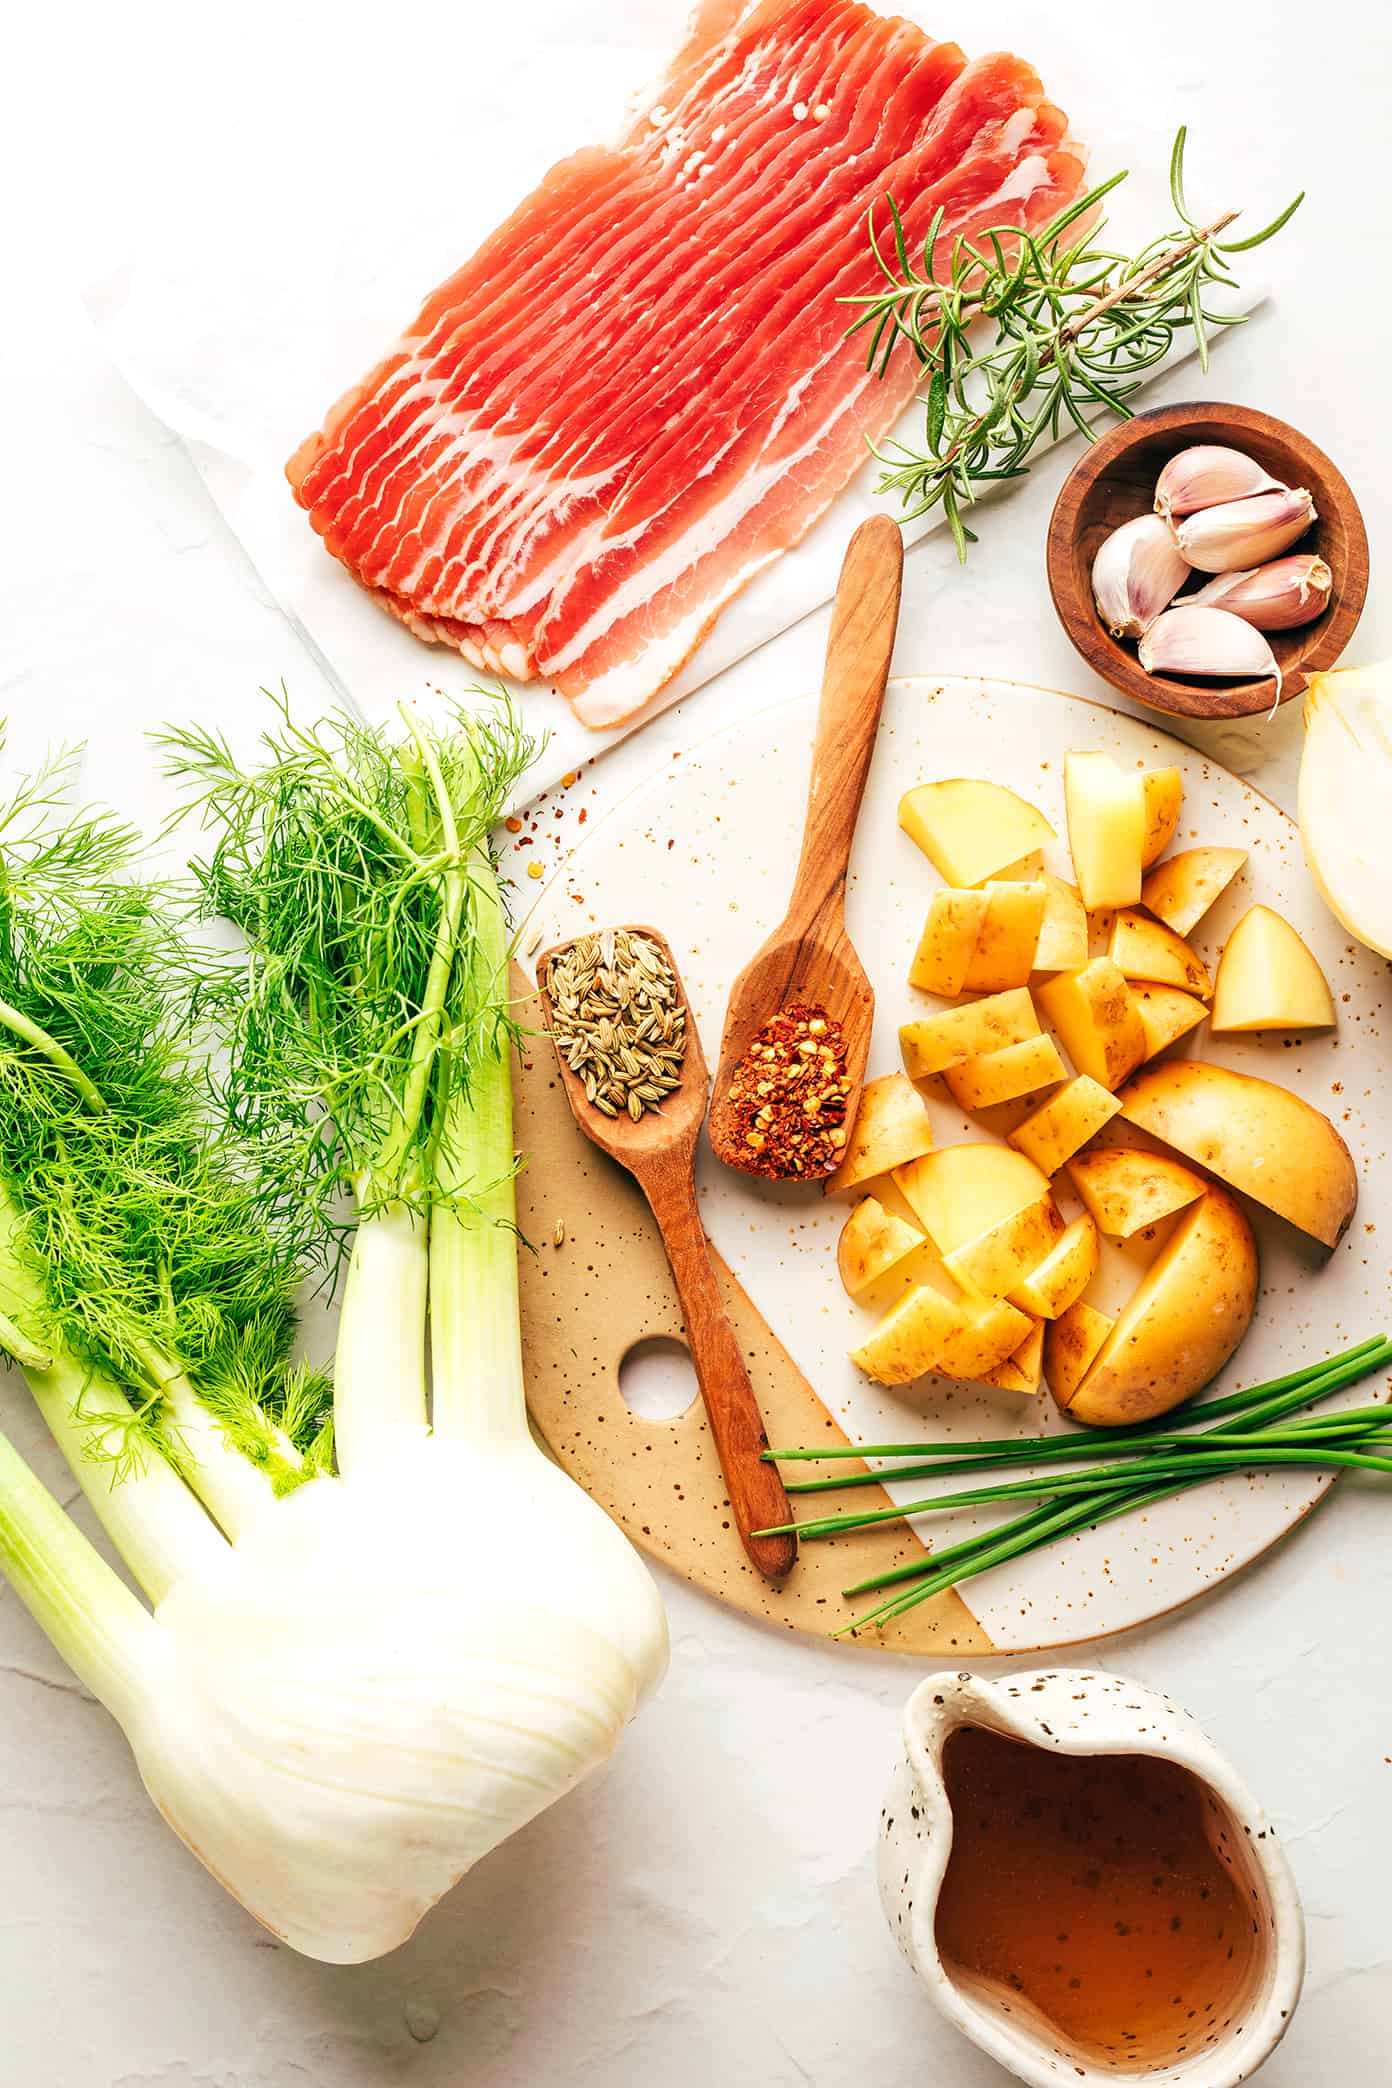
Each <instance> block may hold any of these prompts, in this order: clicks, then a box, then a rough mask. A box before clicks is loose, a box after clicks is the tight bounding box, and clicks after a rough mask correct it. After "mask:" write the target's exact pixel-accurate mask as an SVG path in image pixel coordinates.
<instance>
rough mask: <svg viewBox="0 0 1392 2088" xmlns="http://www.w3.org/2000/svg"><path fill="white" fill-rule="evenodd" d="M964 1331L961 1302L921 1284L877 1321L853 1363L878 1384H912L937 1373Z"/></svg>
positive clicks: (928, 1285)
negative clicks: (943, 1357) (952, 1342)
mask: <svg viewBox="0 0 1392 2088" xmlns="http://www.w3.org/2000/svg"><path fill="white" fill-rule="evenodd" d="M962 1327H963V1316H962V1313H961V1311H960V1309H959V1307H958V1306H957V1304H956V1302H955V1301H954V1300H953V1299H951V1298H948V1297H945V1296H944V1295H943V1293H942V1292H941V1291H939V1290H934V1288H933V1286H932V1285H931V1284H929V1283H922V1284H920V1285H919V1286H918V1288H917V1289H916V1290H911V1291H910V1292H909V1294H908V1296H907V1297H904V1298H901V1299H900V1300H899V1302H898V1304H897V1305H894V1306H891V1308H890V1310H889V1311H888V1312H887V1313H886V1314H885V1316H884V1318H883V1319H881V1320H879V1321H877V1322H876V1324H875V1326H874V1327H872V1328H871V1330H870V1333H869V1334H868V1335H867V1336H866V1338H865V1340H864V1341H862V1342H861V1344H860V1346H859V1347H858V1348H853V1349H852V1350H851V1361H852V1363H854V1364H855V1366H856V1369H857V1370H863V1371H864V1372H865V1375H866V1376H867V1377H869V1378H873V1379H874V1380H875V1383H876V1384H877V1385H911V1384H912V1383H913V1381H914V1379H915V1378H921V1377H923V1376H925V1375H926V1373H927V1372H928V1371H930V1370H936V1369H937V1367H938V1357H939V1356H940V1355H941V1353H942V1351H943V1348H944V1346H945V1344H946V1343H947V1342H948V1340H949V1339H950V1338H952V1337H953V1336H954V1335H960V1333H961V1331H962ZM1006 1353H1007V1354H1008V1353H1009V1351H1008V1350H1007V1351H1006Z"/></svg>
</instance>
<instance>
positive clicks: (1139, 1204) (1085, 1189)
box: [1068, 1146, 1208, 1240]
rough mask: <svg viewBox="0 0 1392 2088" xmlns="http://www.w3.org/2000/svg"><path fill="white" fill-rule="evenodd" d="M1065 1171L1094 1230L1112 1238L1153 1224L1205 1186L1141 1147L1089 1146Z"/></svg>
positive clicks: (1189, 1171)
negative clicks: (1089, 1215)
mask: <svg viewBox="0 0 1392 2088" xmlns="http://www.w3.org/2000/svg"><path fill="white" fill-rule="evenodd" d="M1068 1173H1069V1178H1070V1180H1071V1181H1072V1183H1073V1187H1074V1188H1075V1189H1076V1190H1077V1192H1078V1194H1079V1196H1080V1197H1081V1198H1082V1200H1083V1203H1084V1206H1085V1207H1086V1209H1087V1210H1088V1211H1089V1212H1090V1214H1091V1215H1092V1217H1093V1218H1094V1219H1095V1220H1096V1221H1097V1229H1098V1231H1099V1232H1104V1233H1106V1235H1107V1237H1108V1238H1109V1239H1112V1240H1129V1239H1130V1238H1131V1236H1132V1234H1133V1233H1138V1232H1144V1231H1145V1228H1146V1227H1147V1226H1148V1225H1158V1224H1159V1223H1160V1220H1161V1219H1162V1218H1168V1217H1169V1216H1170V1214H1171V1213H1172V1212H1174V1211H1182V1210H1183V1209H1184V1207H1185V1205H1186V1204H1191V1203H1193V1202H1194V1201H1195V1200H1196V1198H1198V1197H1200V1196H1202V1195H1203V1193H1204V1191H1205V1189H1206V1188H1207V1187H1208V1183H1207V1182H1205V1180H1204V1178H1203V1176H1202V1175H1196V1174H1195V1173H1194V1170H1193V1169H1192V1167H1184V1166H1183V1165H1181V1163H1180V1162H1179V1161H1178V1160H1171V1159H1169V1158H1168V1157H1167V1156H1166V1155H1165V1154H1164V1153H1150V1152H1147V1151H1145V1149H1144V1148H1143V1147H1141V1146H1102V1147H1100V1148H1099V1147H1094V1149H1093V1150H1092V1152H1090V1153H1079V1154H1078V1156H1077V1158H1076V1159H1073V1160H1070V1161H1069V1163H1068Z"/></svg>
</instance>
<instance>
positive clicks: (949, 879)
mask: <svg viewBox="0 0 1392 2088" xmlns="http://www.w3.org/2000/svg"><path fill="white" fill-rule="evenodd" d="M899 824H900V826H901V827H902V828H903V829H904V832H905V833H906V834H908V835H909V837H910V838H911V839H912V840H914V841H916V842H917V843H918V845H919V847H920V848H921V849H922V850H923V853H924V854H925V855H926V856H927V858H928V860H929V862H930V863H931V864H932V865H933V868H934V869H935V870H936V871H937V872H938V873H939V875H940V876H941V877H942V878H943V879H944V880H945V882H946V883H948V884H952V885H976V884H982V883H984V882H985V880H986V879H987V878H988V877H998V876H999V875H1000V873H1001V871H1002V870H1004V869H1006V868H1008V867H1009V865H1011V864H1012V863H1016V862H1018V861H1019V859H1020V857H1021V856H1024V855H1028V854H1029V853H1030V852H1031V850H1033V849H1036V848H1043V847H1044V846H1045V844H1046V843H1047V842H1049V841H1052V840H1053V838H1054V830H1053V828H1052V827H1051V826H1050V824H1049V822H1048V820H1047V819H1046V818H1045V817H1044V815H1043V813H1042V812H1036V810H1035V808H1034V806H1033V805H1027V804H1026V803H1025V800H1024V799H1023V798H1022V797H1017V796H1016V795H1015V792H1014V791H1013V790H1007V789H1006V787H1005V785H1004V784H1003V783H982V782H973V781H970V780H969V779H967V778H965V777H957V778H953V779H952V780H950V781H947V782H943V783H920V784H919V785H918V787H917V788H916V789H915V790H906V791H905V793H904V795H903V797H901V798H900V800H899Z"/></svg>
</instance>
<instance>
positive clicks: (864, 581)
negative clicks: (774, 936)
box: [789, 515, 904, 921]
mask: <svg viewBox="0 0 1392 2088" xmlns="http://www.w3.org/2000/svg"><path fill="white" fill-rule="evenodd" d="M903 573H904V540H903V537H902V536H901V535H900V532H899V525H898V523H897V522H893V521H891V520H890V518H889V516H888V515H872V516H871V517H870V519H869V521H868V522H862V523H861V525H860V527H859V529H858V530H857V531H856V533H855V535H854V536H853V537H852V538H851V541H850V543H849V544H848V546H847V547H846V556H845V559H844V561H843V563H842V566H841V578H840V580H839V581H838V582H837V587H836V602H835V606H834V608H833V610H832V618H831V637H830V639H829V640H828V642H827V656H826V671H825V674H824V675H823V678H822V701H821V708H820V709H819V711H818V713H817V738H816V742H815V744H814V746H813V749H812V781H811V784H810V786H809V789H808V794H807V821H806V824H805V826H804V827H803V832H802V855H801V858H800V860H799V862H798V872H797V878H796V881H795V883H794V886H793V897H792V903H791V905H790V907H789V919H790V920H791V919H794V918H797V919H800V920H803V921H811V920H814V919H815V918H816V916H817V915H818V914H819V913H821V911H822V909H823V908H824V907H825V906H826V904H827V902H828V900H836V901H838V902H839V900H840V899H841V897H842V895H843V893H844V890H845V883H846V865H847V863H848V862H849V860H850V854H851V842H852V840H853V839H854V838H855V828H856V820H857V819H858V818H859V816H860V801H861V799H862V797H863V796H864V795H865V779H866V777H867V776H868V775H869V773H870V757H871V755H872V754H873V753H874V751H875V734H876V732H877V731H878V729H879V723H880V712H881V710H882V709H883V708H884V693H885V683H886V682H887V681H888V679H889V662H890V658H891V655H892V654H893V651H894V633H895V630H896V628H897V626H898V622H899V593H900V588H901V585H902V581H903Z"/></svg>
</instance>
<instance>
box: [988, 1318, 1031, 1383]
mask: <svg viewBox="0 0 1392 2088" xmlns="http://www.w3.org/2000/svg"><path fill="white" fill-rule="evenodd" d="M1043 1368H1044V1324H1043V1321H1042V1320H1036V1321H1035V1323H1034V1325H1033V1326H1032V1327H1031V1328H1030V1330H1029V1333H1028V1334H1027V1335H1026V1336H1025V1338H1024V1340H1023V1341H1022V1342H1021V1343H1020V1346H1019V1347H1018V1348H1017V1349H1016V1351H1015V1353H1014V1355H1013V1356H1007V1357H1006V1359H1005V1361H1004V1363H998V1364H997V1365H996V1367H995V1369H994V1370H988V1371H987V1372H986V1375H985V1376H984V1377H983V1378H982V1380H981V1382H982V1384H983V1385H994V1386H995V1388H996V1390H997V1391H998V1392H1021V1393H1024V1394H1025V1395H1026V1397H1031V1398H1032V1397H1033V1396H1034V1394H1035V1393H1037V1392H1038V1390H1039V1383H1040V1377H1041V1374H1042V1372H1043Z"/></svg>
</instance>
